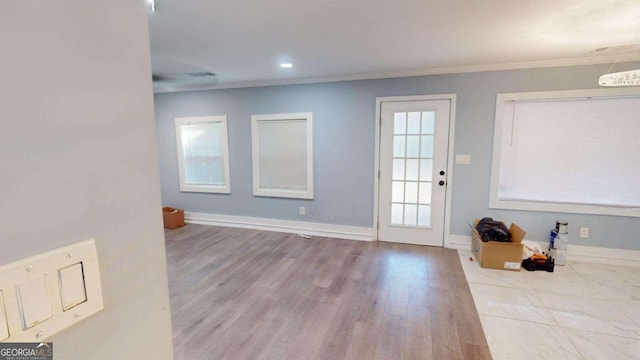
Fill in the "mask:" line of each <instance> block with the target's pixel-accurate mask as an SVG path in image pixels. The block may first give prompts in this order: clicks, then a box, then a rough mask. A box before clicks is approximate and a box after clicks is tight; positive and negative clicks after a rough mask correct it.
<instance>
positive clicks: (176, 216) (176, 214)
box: [162, 207, 184, 229]
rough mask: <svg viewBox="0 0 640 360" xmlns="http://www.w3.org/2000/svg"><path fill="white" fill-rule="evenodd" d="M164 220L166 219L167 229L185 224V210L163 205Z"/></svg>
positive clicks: (165, 225)
mask: <svg viewBox="0 0 640 360" xmlns="http://www.w3.org/2000/svg"><path fill="white" fill-rule="evenodd" d="M162 220H163V221H164V227H165V228H167V229H176V228H179V227H181V226H184V211H183V210H181V209H174V208H172V207H163V208H162Z"/></svg>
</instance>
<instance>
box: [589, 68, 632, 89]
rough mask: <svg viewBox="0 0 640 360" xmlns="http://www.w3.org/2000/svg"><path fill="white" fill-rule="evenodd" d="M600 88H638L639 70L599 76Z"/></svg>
mask: <svg viewBox="0 0 640 360" xmlns="http://www.w3.org/2000/svg"><path fill="white" fill-rule="evenodd" d="M598 83H599V84H600V86H640V69H638V70H631V71H622V72H616V73H610V74H605V75H602V76H600V80H599V81H598Z"/></svg>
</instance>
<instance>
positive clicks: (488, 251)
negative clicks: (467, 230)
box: [469, 219, 526, 271]
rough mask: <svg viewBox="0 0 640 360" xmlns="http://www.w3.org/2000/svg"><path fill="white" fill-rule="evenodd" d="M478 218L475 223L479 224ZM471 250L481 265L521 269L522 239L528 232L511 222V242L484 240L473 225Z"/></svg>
mask: <svg viewBox="0 0 640 360" xmlns="http://www.w3.org/2000/svg"><path fill="white" fill-rule="evenodd" d="M478 221H479V220H478V219H476V221H475V223H474V224H478ZM469 227H471V252H473V256H474V257H475V258H476V260H477V261H478V263H479V264H480V267H483V268H489V269H500V270H511V271H520V266H521V264H522V240H523V239H524V235H525V234H526V232H525V231H524V230H522V229H521V228H520V227H519V226H518V225H516V224H511V226H510V227H509V233H511V242H500V241H487V242H484V241H482V238H481V237H480V234H479V233H478V230H476V227H475V226H471V224H469Z"/></svg>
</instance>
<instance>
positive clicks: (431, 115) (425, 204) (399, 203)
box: [378, 100, 451, 246]
mask: <svg viewBox="0 0 640 360" xmlns="http://www.w3.org/2000/svg"><path fill="white" fill-rule="evenodd" d="M450 105H451V102H450V100H424V101H397V102H395V101H394V102H382V103H381V108H380V114H381V123H380V181H379V194H378V201H379V202H378V204H379V205H378V206H379V208H378V240H380V241H390V242H399V243H408V244H419V245H431V246H442V245H443V240H444V220H445V200H446V187H447V175H448V174H447V173H446V172H447V158H448V147H449V115H450Z"/></svg>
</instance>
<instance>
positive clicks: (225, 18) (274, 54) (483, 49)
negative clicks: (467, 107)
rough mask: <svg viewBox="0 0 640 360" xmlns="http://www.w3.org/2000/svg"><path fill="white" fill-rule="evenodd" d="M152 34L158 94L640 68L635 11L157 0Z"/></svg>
mask: <svg viewBox="0 0 640 360" xmlns="http://www.w3.org/2000/svg"><path fill="white" fill-rule="evenodd" d="M149 26H150V33H151V58H152V64H153V71H154V73H155V74H160V75H164V76H168V77H169V78H171V77H173V78H174V79H173V80H170V81H165V82H158V83H156V84H155V87H156V90H157V91H171V90H177V89H197V88H220V87H239V86H255V85H266V84H280V83H295V82H315V81H328V80H337V79H356V78H376V77H390V76H409V75H419V74H430V73H446V72H462V71H472V70H490V69H501V68H522V67H540V66H551V65H571V64H585V63H609V62H610V63H614V62H620V61H623V60H640V45H638V44H639V43H640V1H638V0H529V1H519V0H484V1H481V0H395V1H392V0H306V1H305V0H244V1H243V0H216V1H205V0H180V1H169V0H156V12H154V13H151V12H150V13H149ZM600 48H607V49H600ZM596 49H600V50H596ZM281 62H291V63H293V68H292V69H281V68H280V67H279V64H280V63H281ZM193 72H213V73H216V74H218V75H217V76H216V77H213V78H211V77H201V78H195V77H185V76H182V78H180V76H177V75H180V74H184V73H193Z"/></svg>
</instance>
